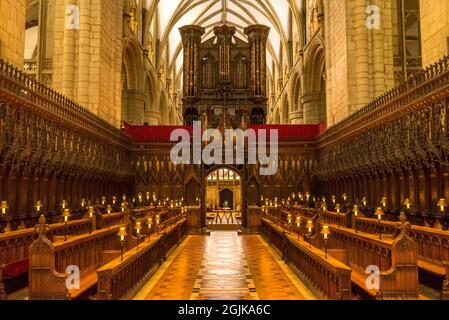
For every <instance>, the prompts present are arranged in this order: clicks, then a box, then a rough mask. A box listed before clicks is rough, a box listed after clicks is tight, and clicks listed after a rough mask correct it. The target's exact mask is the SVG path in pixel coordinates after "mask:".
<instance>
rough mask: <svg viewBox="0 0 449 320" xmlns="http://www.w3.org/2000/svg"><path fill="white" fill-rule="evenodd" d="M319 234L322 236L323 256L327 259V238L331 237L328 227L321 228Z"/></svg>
mask: <svg viewBox="0 0 449 320" xmlns="http://www.w3.org/2000/svg"><path fill="white" fill-rule="evenodd" d="M321 234H322V235H323V239H324V254H325V258H326V259H327V241H328V240H329V237H330V235H331V230H330V229H329V226H323V228H322V229H321Z"/></svg>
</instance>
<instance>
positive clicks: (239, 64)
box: [233, 55, 248, 89]
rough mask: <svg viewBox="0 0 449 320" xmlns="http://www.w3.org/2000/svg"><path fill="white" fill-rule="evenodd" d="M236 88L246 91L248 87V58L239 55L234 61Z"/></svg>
mask: <svg viewBox="0 0 449 320" xmlns="http://www.w3.org/2000/svg"><path fill="white" fill-rule="evenodd" d="M233 74H234V88H235V89H246V88H247V87H248V81H247V80H248V58H247V57H245V56H243V55H238V56H236V57H235V59H234V73H233Z"/></svg>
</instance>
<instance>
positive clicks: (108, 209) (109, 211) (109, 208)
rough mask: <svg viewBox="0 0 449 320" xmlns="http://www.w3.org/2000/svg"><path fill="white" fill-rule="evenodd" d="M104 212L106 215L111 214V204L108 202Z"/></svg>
mask: <svg viewBox="0 0 449 320" xmlns="http://www.w3.org/2000/svg"><path fill="white" fill-rule="evenodd" d="M106 212H107V213H108V216H110V215H111V212H112V206H111V205H110V204H108V206H107V207H106Z"/></svg>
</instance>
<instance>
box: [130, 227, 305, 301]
mask: <svg viewBox="0 0 449 320" xmlns="http://www.w3.org/2000/svg"><path fill="white" fill-rule="evenodd" d="M287 273H288V272H286V271H285V269H284V267H283V266H282V267H281V264H280V263H279V262H278V261H277V259H276V257H275V256H274V255H273V252H271V251H270V250H269V249H267V246H266V244H265V243H264V242H263V240H262V239H261V238H260V237H259V236H239V235H238V234H237V232H233V231H217V232H212V233H211V236H210V237H205V236H191V237H189V238H188V240H187V241H186V242H185V244H184V247H183V248H182V249H180V250H179V252H178V253H175V257H174V258H173V261H172V262H171V263H170V264H169V265H166V266H165V271H164V272H163V274H161V275H160V276H159V278H158V279H153V280H151V281H153V284H151V285H147V286H145V289H144V290H146V291H145V292H141V293H139V295H138V296H139V297H145V299H148V300H158V299H162V300H168V299H169V300H189V299H190V300H217V299H223V300H257V299H263V300H268V299H270V300H302V299H304V295H303V294H302V293H303V292H302V291H301V292H300V291H299V290H298V288H300V287H301V284H299V285H298V280H297V279H294V278H292V277H291V275H290V274H287ZM305 295H307V292H305Z"/></svg>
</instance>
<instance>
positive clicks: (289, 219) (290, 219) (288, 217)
mask: <svg viewBox="0 0 449 320" xmlns="http://www.w3.org/2000/svg"><path fill="white" fill-rule="evenodd" d="M287 220H288V224H291V223H292V215H291V213H289V214H288V215H287Z"/></svg>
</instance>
